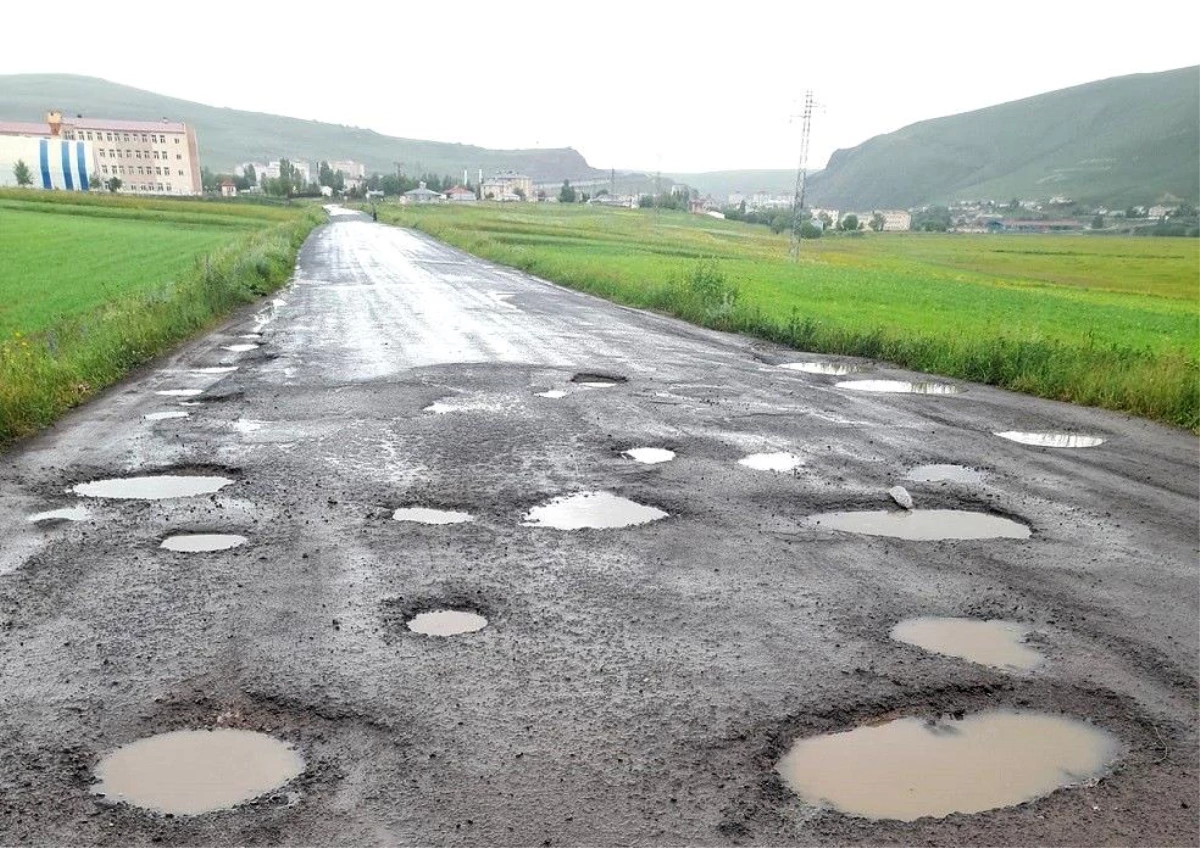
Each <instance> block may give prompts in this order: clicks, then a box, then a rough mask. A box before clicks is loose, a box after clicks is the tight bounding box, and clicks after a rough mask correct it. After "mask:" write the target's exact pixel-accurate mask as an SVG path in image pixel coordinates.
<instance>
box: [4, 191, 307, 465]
mask: <svg viewBox="0 0 1200 848" xmlns="http://www.w3.org/2000/svg"><path fill="white" fill-rule="evenodd" d="M30 194H35V193H33V192H19V193H17V192H3V193H0V445H4V444H7V443H9V442H11V441H12V440H14V439H16V438H19V437H21V436H24V435H28V434H30V433H32V432H34V431H36V430H37V429H39V428H40V427H43V426H45V425H47V424H49V423H50V422H52V421H54V420H55V419H56V418H57V417H59V416H60V415H61V414H62V413H63V412H65V411H66V410H68V409H70V408H71V407H73V406H75V405H77V404H78V403H80V402H82V401H84V400H86V399H87V398H88V397H90V396H91V395H93V394H94V393H95V392H97V391H99V390H100V389H102V388H104V387H105V386H108V385H111V384H112V383H114V382H116V381H117V380H119V379H120V378H121V377H122V376H124V375H125V374H126V373H128V371H129V370H130V369H131V368H133V367H135V366H137V365H139V364H141V363H144V362H146V361H148V360H149V359H151V358H153V357H155V356H157V355H159V354H161V353H163V352H164V351H166V350H168V349H170V348H171V347H172V346H173V345H175V344H177V343H178V342H180V341H182V340H184V339H186V338H188V337H189V336H192V335H194V334H196V333H197V332H199V331H201V330H203V329H205V328H207V327H209V326H211V325H212V324H214V323H215V322H217V321H218V320H219V319H220V318H221V317H222V316H224V315H226V314H227V313H228V312H229V311H230V310H231V309H233V308H235V307H237V306H239V305H241V304H245V303H249V302H250V301H252V300H254V299H255V298H257V297H259V296H261V295H263V294H266V293H268V292H270V291H272V290H274V289H276V288H277V287H279V286H280V285H282V284H283V283H284V282H285V281H286V280H287V278H288V276H289V275H290V273H291V270H292V268H293V267H294V263H295V257H296V252H297V250H298V249H299V247H300V244H301V243H302V242H303V241H304V239H305V237H306V236H307V235H308V233H309V232H310V231H311V230H312V228H313V227H314V226H315V225H316V224H317V223H319V222H320V221H321V220H323V219H324V215H323V213H321V212H320V210H319V209H314V208H306V209H296V210H280V209H271V208H267V207H238V206H235V205H234V204H230V205H229V208H230V209H236V210H239V211H240V209H242V208H247V209H252V210H254V211H252V212H251V213H250V214H249V215H248V216H238V215H236V214H233V213H231V212H229V211H225V210H224V209H220V207H218V206H217V205H216V204H203V203H191V204H189V203H186V202H179V201H165V203H166V204H167V205H168V208H162V204H164V201H143V202H139V199H138V198H113V199H109V198H95V197H87V196H83V197H80V196H77V195H76V196H69V195H66V194H65V193H63V194H57V195H53V194H50V193H45V194H40V193H37V197H36V200H34V201H32V202H30V203H29V204H28V205H27V206H26V205H25V204H22V203H21V202H20V201H21V200H24V198H25V197H26V196H28V195H30ZM47 197H49V198H54V199H52V200H46V198H47ZM78 201H86V203H80V202H78ZM104 201H109V203H105V202H104ZM93 205H94V206H95V207H97V208H98V210H99V211H100V213H101V214H100V215H99V216H84V217H80V216H79V215H78V208H79V207H80V206H93ZM189 206H190V207H204V208H205V210H206V212H207V211H208V209H210V208H211V209H213V210H214V211H213V213H212V214H210V215H208V217H219V218H222V219H224V218H229V219H231V220H233V219H237V218H239V217H241V219H242V220H241V222H240V223H238V224H236V225H234V226H227V225H225V224H224V223H216V224H206V223H197V222H196V221H195V220H193V216H194V214H195V211H196V210H195V209H194V208H188V207H189ZM264 208H265V209H266V210H267V212H268V213H270V214H267V215H263V214H261V211H262V210H263V209H264ZM113 210H117V211H120V212H124V213H128V214H129V215H130V216H131V217H120V216H118V217H112V216H110V215H107V214H104V213H111V212H112V211H113ZM216 210H219V211H216ZM247 222H249V223H247Z"/></svg>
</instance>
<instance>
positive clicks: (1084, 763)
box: [776, 710, 1119, 821]
mask: <svg viewBox="0 0 1200 848" xmlns="http://www.w3.org/2000/svg"><path fill="white" fill-rule="evenodd" d="M1118 748H1119V746H1118V744H1117V741H1116V739H1115V737H1113V736H1112V735H1110V734H1109V733H1107V732H1105V731H1103V730H1100V729H1098V728H1096V727H1093V726H1091V725H1089V724H1087V723H1085V722H1082V721H1079V720H1076V719H1071V718H1064V717H1060V716H1052V715H1047V714H1043V713H1035V712H1023V711H1022V712H1018V711H1012V710H991V711H987V712H982V713H977V714H975V715H971V716H967V717H966V718H963V719H958V720H955V719H950V720H942V719H938V720H922V719H919V718H912V717H909V718H901V719H896V720H894V721H888V722H886V723H883V724H878V725H875V726H863V727H858V728H856V729H854V730H850V731H846V732H843V733H833V734H828V735H825V736H815V737H810V738H807V739H800V740H797V741H796V742H795V743H794V744H793V745H792V747H791V749H790V750H789V751H788V753H787V754H786V755H784V757H783V758H782V759H781V760H780V761H779V762H778V764H777V766H776V769H777V771H778V773H779V775H780V776H781V777H782V778H783V781H784V783H785V784H786V785H787V786H788V787H789V788H790V789H791V790H792V791H793V792H795V793H796V794H797V795H799V796H800V797H801V798H802V799H804V801H805V802H806V803H809V804H814V805H828V806H831V807H833V808H834V809H836V810H839V811H841V812H843V813H848V814H849V815H854V816H863V817H866V818H872V819H898V820H900V821H914V820H916V819H919V818H922V817H923V816H933V817H936V818H941V817H944V816H948V815H950V814H951V813H979V812H983V811H984V810H994V809H997V808H1000V807H1009V806H1014V805H1016V804H1021V803H1024V802H1026V801H1031V800H1033V799H1035V798H1040V797H1042V796H1043V795H1048V794H1050V793H1051V792H1054V791H1055V790H1057V789H1062V788H1065V787H1069V786H1076V785H1079V784H1081V783H1085V782H1087V781H1089V780H1091V779H1093V778H1095V777H1097V776H1099V775H1100V774H1102V773H1103V772H1104V770H1105V769H1106V767H1107V766H1108V765H1109V764H1110V763H1111V762H1112V761H1113V760H1114V759H1115V758H1116V756H1117V753H1118Z"/></svg>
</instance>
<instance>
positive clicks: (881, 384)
mask: <svg viewBox="0 0 1200 848" xmlns="http://www.w3.org/2000/svg"><path fill="white" fill-rule="evenodd" d="M836 385H837V387H838V388H839V389H854V390H855V391H858V392H894V393H903V394H914V395H956V394H959V393H961V392H962V389H960V388H959V387H958V386H952V385H950V384H949V383H934V382H930V381H917V382H914V381H911V380H843V381H842V382H840V383H837V384H836Z"/></svg>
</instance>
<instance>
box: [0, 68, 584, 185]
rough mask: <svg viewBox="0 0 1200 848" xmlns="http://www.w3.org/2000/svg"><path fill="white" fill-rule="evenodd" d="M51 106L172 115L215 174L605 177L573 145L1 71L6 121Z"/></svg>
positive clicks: (92, 112) (1, 111) (0, 116)
mask: <svg viewBox="0 0 1200 848" xmlns="http://www.w3.org/2000/svg"><path fill="white" fill-rule="evenodd" d="M50 108H57V109H61V110H62V112H63V114H64V115H76V114H84V115H89V116H93V117H105V118H126V119H132V120H157V119H159V118H163V117H168V118H170V119H172V120H176V121H186V122H187V123H189V124H191V125H193V126H194V127H195V128H196V133H197V136H198V138H199V142H200V157H201V161H202V162H203V164H204V165H205V166H206V167H208V168H211V169H212V170H214V171H229V170H231V169H232V168H233V166H234V165H236V164H239V163H241V162H247V161H253V162H259V161H264V160H268V159H277V158H279V157H280V156H286V157H290V158H293V159H306V160H309V161H311V162H316V161H317V160H320V159H354V160H357V161H360V162H364V163H366V165H367V168H368V170H371V171H381V172H389V171H392V170H393V169H394V168H395V167H396V166H395V163H396V162H402V163H403V165H404V169H405V170H406V171H407V172H409V173H425V172H434V173H438V174H461V173H462V171H463V169H464V168H466V169H468V170H469V171H470V172H471V173H472V174H474V173H475V171H476V169H478V168H483V170H484V172H485V173H487V172H490V171H494V170H497V169H502V168H511V169H513V170H517V171H521V172H523V173H526V174H528V175H529V176H530V177H532V178H533V179H534V181H535V182H536V181H558V180H562V179H585V178H588V177H596V176H602V175H604V174H606V173H607V172H606V171H599V170H597V169H595V168H592V167H590V166H589V165H588V163H587V162H586V161H585V160H584V158H583V156H582V155H580V154H579V152H578V151H576V150H573V149H571V148H569V147H568V148H560V149H543V150H488V149H486V148H482V147H473V146H471V145H466V144H448V143H445V142H437V141H420V140H417V139H409V138H393V137H390V136H385V135H380V134H379V133H377V132H374V131H372V130H367V129H360V128H357V127H346V126H340V125H337V124H325V123H320V122H318V121H305V120H302V119H299V118H285V117H282V116H279V115H267V114H263V113H261V112H244V111H240V110H237V109H221V108H217V107H215V106H206V105H204V104H201V103H193V102H191V101H188V100H179V99H177V98H174V97H166V96H164V95H161V94H154V93H153V92H149V91H143V90H142V89H138V88H130V87H129V86H125V85H118V84H117V83H112V82H108V81H107V80H102V79H97V78H95V77H82V76H71V75H67V74H14V75H7V76H0V120H12V121H40V120H42V118H43V117H44V116H45V113H46V110H47V109H50Z"/></svg>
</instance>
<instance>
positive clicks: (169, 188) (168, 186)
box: [167, 183, 171, 191]
mask: <svg viewBox="0 0 1200 848" xmlns="http://www.w3.org/2000/svg"><path fill="white" fill-rule="evenodd" d="M170 190H171V184H170V183H167V191H170Z"/></svg>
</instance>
